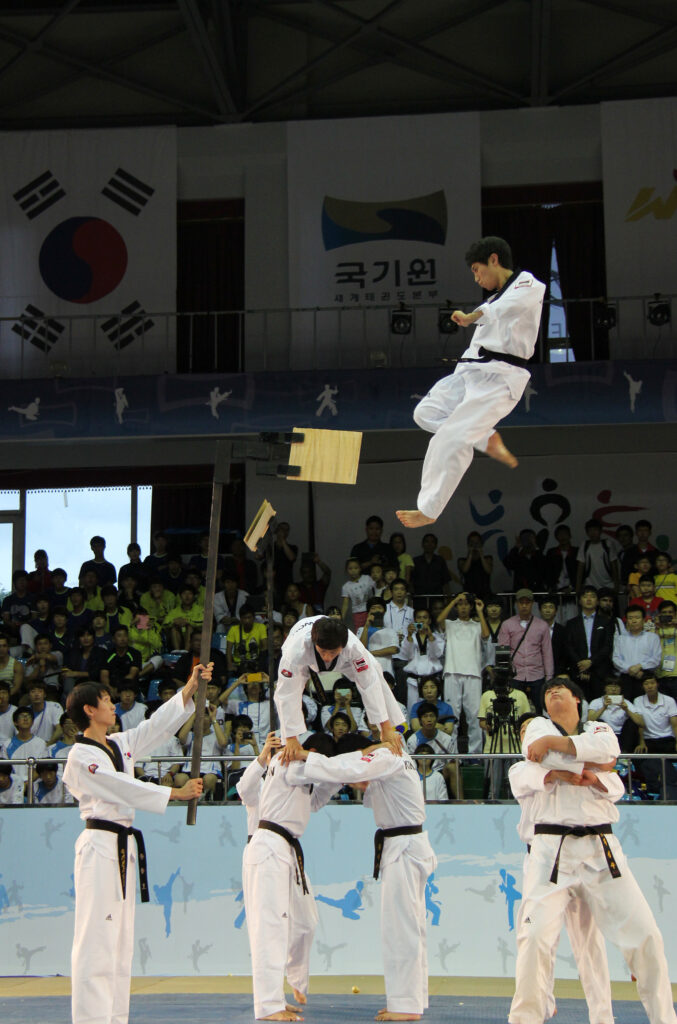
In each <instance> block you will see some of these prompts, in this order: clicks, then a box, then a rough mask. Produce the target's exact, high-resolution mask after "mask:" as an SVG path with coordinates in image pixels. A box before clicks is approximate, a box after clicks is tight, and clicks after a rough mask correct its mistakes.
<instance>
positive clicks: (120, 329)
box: [101, 302, 155, 349]
mask: <svg viewBox="0 0 677 1024" xmlns="http://www.w3.org/2000/svg"><path fill="white" fill-rule="evenodd" d="M154 326H155V324H154V323H153V321H152V320H151V319H150V317H148V316H146V314H145V312H144V310H143V307H142V306H141V304H140V303H138V302H132V303H131V305H129V306H125V308H124V309H123V310H122V311H121V314H120V316H111V317H109V318H108V320H104V322H103V323H102V324H101V330H102V331H103V332H104V334H105V335H106V337H107V338H109V339H110V341H112V342H113V346H114V348H117V349H121V348H126V347H127V345H131V343H132V342H133V341H134V339H135V338H140V337H141V335H143V334H145V333H146V331H149V330H150V329H151V327H154Z"/></svg>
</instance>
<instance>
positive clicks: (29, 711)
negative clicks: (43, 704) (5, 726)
mask: <svg viewBox="0 0 677 1024" xmlns="http://www.w3.org/2000/svg"><path fill="white" fill-rule="evenodd" d="M19 715H30V716H31V718H32V719H33V721H35V712H34V711H33V708H31V707H29V706H28V704H19V707H18V708H17V709H16V711H15V712H14V713H13V715H12V721H13V722H14V724H15V725H16V720H17V718H18V717H19Z"/></svg>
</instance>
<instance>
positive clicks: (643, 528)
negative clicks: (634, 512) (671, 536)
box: [621, 519, 657, 578]
mask: <svg viewBox="0 0 677 1024" xmlns="http://www.w3.org/2000/svg"><path fill="white" fill-rule="evenodd" d="M651 529H652V527H651V523H650V522H649V520H648V519H638V520H637V522H636V523H635V536H636V537H637V540H636V542H635V543H634V544H631V545H629V546H628V547H627V548H626V549H625V550H624V551H623V565H622V569H621V571H622V573H623V575H624V576H625V577H626V578H627V577H628V576H629V575H630V573H631V572H632V568H633V566H634V565H635V563H636V562H637V559H638V558H640V557H641V556H642V555H646V556H647V557H648V559H649V562H650V563H651V565H650V567H649V570H648V571H649V572H650V573H652V574H653V572H654V569H655V564H656V554H657V551H656V548H655V547H654V546H653V544H652V543H651V541H650V540H649V538H650V537H651Z"/></svg>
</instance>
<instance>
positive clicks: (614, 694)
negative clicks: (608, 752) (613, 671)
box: [588, 676, 639, 754]
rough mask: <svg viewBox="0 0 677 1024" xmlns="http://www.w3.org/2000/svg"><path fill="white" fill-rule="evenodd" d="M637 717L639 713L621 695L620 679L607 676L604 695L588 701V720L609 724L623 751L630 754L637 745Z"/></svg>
mask: <svg viewBox="0 0 677 1024" xmlns="http://www.w3.org/2000/svg"><path fill="white" fill-rule="evenodd" d="M638 719H639V715H637V714H636V712H635V710H634V708H633V707H632V705H631V704H628V703H627V701H626V700H625V697H624V696H623V688H622V686H621V681H620V679H616V677H615V676H609V678H608V679H607V680H606V682H605V684H604V695H603V696H602V697H596V698H595V700H593V701H591V702H590V705H589V707H588V721H589V722H596V721H598V720H600V721H602V722H605V723H606V724H607V725H610V726H611V728H612V729H613V731H614V732H615V733H616V739H617V740H618V745H619V747H620V748H621V750H622V751H623V753H624V754H631V753H632V751H633V750H634V749H635V747H636V746H637V738H638V733H637V724H638Z"/></svg>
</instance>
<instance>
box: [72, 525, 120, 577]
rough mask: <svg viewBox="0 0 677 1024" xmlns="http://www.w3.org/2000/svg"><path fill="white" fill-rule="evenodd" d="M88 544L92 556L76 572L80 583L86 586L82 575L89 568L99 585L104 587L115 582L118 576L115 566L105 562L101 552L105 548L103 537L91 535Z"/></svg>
mask: <svg viewBox="0 0 677 1024" xmlns="http://www.w3.org/2000/svg"><path fill="white" fill-rule="evenodd" d="M89 546H90V548H91V549H92V552H93V553H94V558H90V559H88V560H87V561H86V562H83V563H82V565H81V566H80V572H79V573H78V578H79V580H80V585H81V586H84V587H86V584H85V582H84V577H85V573H87V572H89V571H90V570H91V571H92V572H93V573H94V574H95V575H96V582H97V583H98V585H99V586H100V587H105V585H106V584H107V583H115V582H116V581H117V578H118V576H117V573H116V571H115V566H114V565H113V563H112V562H107V561H106V559H105V558H104V557H103V553H104V551H105V550H106V541H105V540H104V539H103V537H99V536H96V537H92V539H91V540H90V542H89Z"/></svg>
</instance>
